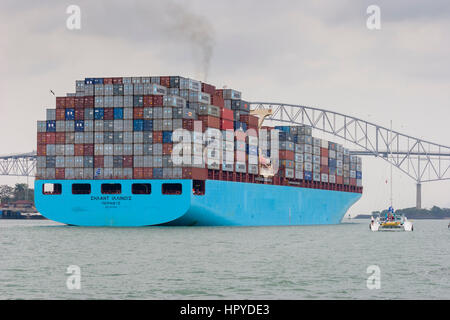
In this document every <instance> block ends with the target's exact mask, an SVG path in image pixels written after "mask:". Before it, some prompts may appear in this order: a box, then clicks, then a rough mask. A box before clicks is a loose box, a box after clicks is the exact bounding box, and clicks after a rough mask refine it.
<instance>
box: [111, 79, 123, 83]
mask: <svg viewBox="0 0 450 320" xmlns="http://www.w3.org/2000/svg"><path fill="white" fill-rule="evenodd" d="M112 82H113V84H123V81H122V78H121V77H119V78H112Z"/></svg>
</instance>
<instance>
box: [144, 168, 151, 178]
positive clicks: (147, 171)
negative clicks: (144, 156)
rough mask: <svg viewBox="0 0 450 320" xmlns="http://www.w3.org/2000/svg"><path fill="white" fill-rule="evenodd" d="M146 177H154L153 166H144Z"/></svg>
mask: <svg viewBox="0 0 450 320" xmlns="http://www.w3.org/2000/svg"><path fill="white" fill-rule="evenodd" d="M143 178H144V179H152V178H153V168H144V177H143Z"/></svg>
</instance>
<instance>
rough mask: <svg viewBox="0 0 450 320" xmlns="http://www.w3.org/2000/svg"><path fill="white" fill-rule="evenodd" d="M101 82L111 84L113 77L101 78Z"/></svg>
mask: <svg viewBox="0 0 450 320" xmlns="http://www.w3.org/2000/svg"><path fill="white" fill-rule="evenodd" d="M103 84H113V78H103Z"/></svg>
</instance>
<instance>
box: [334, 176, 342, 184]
mask: <svg viewBox="0 0 450 320" xmlns="http://www.w3.org/2000/svg"><path fill="white" fill-rule="evenodd" d="M343 182H344V181H343V179H342V176H336V183H337V184H342V183H343Z"/></svg>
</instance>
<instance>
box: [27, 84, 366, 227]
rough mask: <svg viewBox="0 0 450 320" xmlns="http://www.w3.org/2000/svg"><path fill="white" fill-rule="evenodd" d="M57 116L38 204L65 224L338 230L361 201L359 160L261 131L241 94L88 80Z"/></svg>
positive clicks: (45, 139)
mask: <svg viewBox="0 0 450 320" xmlns="http://www.w3.org/2000/svg"><path fill="white" fill-rule="evenodd" d="M46 113H47V114H46V116H47V117H46V120H45V121H38V122H37V164H36V180H35V205H36V208H37V210H38V211H39V212H40V213H41V214H42V215H43V216H45V217H46V218H48V219H51V220H54V221H58V222H61V223H64V224H69V225H77V226H118V227H134V226H150V225H163V226H277V225H314V224H337V223H339V222H340V220H341V219H342V217H343V216H344V215H345V213H346V212H347V210H348V209H349V208H350V207H351V206H352V205H353V204H354V203H355V202H356V201H357V200H358V199H359V198H360V197H361V195H362V189H363V188H362V181H361V179H362V173H361V165H362V164H361V159H360V158H359V157H356V156H354V155H350V154H349V150H348V149H346V148H344V147H343V146H342V145H340V144H337V143H334V142H331V141H327V140H324V139H319V138H315V137H313V136H312V128H311V127H308V126H300V125H298V126H275V127H270V126H262V125H261V124H262V120H263V119H261V118H259V116H258V115H255V114H254V112H253V111H252V110H250V104H249V103H248V102H246V101H245V100H243V99H242V94H241V92H239V91H237V90H234V89H217V88H216V87H215V86H213V85H211V84H207V83H203V82H200V81H196V80H193V79H189V78H185V77H180V76H164V77H162V76H161V77H113V78H85V79H84V80H77V81H75V93H67V94H66V95H65V96H59V97H56V108H52V109H47V110H46ZM262 132H266V133H267V134H265V135H264V139H263V135H262ZM262 141H265V142H264V143H262ZM180 159H181V160H180Z"/></svg>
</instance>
